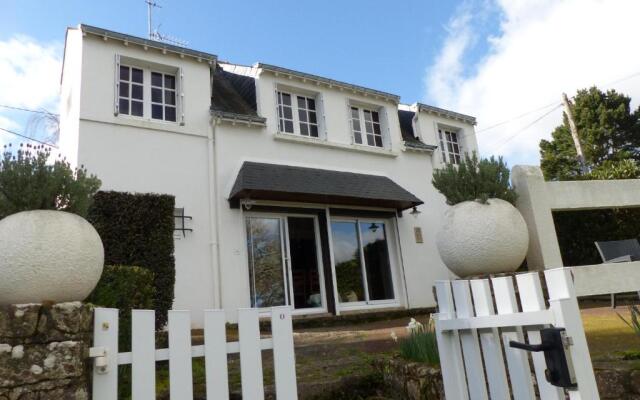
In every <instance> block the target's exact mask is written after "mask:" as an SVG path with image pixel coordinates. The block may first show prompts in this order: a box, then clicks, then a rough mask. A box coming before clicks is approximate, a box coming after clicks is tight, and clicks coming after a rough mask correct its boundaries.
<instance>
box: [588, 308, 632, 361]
mask: <svg viewBox="0 0 640 400" xmlns="http://www.w3.org/2000/svg"><path fill="white" fill-rule="evenodd" d="M617 313H619V314H620V315H622V316H623V317H624V318H626V319H629V310H628V308H627V307H618V308H616V309H615V311H614V310H612V309H610V308H594V309H587V310H582V324H583V326H584V330H585V334H586V336H587V342H588V343H589V352H590V354H591V358H592V359H593V360H594V361H607V360H612V359H619V358H620V357H621V355H622V354H623V353H625V352H638V351H640V337H638V336H636V334H635V333H634V332H633V330H632V329H631V328H629V327H628V326H627V325H626V324H625V323H624V321H622V320H621V319H620V317H619V316H618V314H617Z"/></svg>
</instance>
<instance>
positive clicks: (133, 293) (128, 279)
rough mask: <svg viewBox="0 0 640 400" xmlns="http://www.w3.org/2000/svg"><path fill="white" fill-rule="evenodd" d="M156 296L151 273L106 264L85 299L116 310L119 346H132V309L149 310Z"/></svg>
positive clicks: (141, 269)
mask: <svg viewBox="0 0 640 400" xmlns="http://www.w3.org/2000/svg"><path fill="white" fill-rule="evenodd" d="M154 297H155V288H154V286H153V273H152V272H151V271H149V270H148V269H146V268H141V267H135V266H130V265H107V266H105V267H104V270H103V271H102V276H101V277H100V281H99V282H98V285H97V286H96V288H95V289H93V292H91V294H90V295H89V297H88V298H87V300H86V301H88V302H90V303H92V304H94V305H96V306H100V307H109V308H117V309H119V310H120V311H119V313H118V315H119V323H120V328H119V331H118V332H119V333H118V335H119V339H118V340H119V342H120V344H119V347H120V351H128V350H129V349H130V347H131V310H132V309H152V308H153V300H154Z"/></svg>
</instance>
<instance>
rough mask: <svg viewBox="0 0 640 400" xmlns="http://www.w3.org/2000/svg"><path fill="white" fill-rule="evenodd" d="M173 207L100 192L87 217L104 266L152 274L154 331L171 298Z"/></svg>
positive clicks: (149, 198)
mask: <svg viewBox="0 0 640 400" xmlns="http://www.w3.org/2000/svg"><path fill="white" fill-rule="evenodd" d="M174 204H175V200H174V197H173V196H170V195H161V194H146V193H140V194H133V193H125V192H102V191H101V192H98V193H96V195H95V196H94V203H93V205H92V206H91V208H90V209H89V213H88V216H87V219H88V220H89V221H90V222H91V223H92V224H93V226H94V227H95V228H96V230H97V231H98V233H99V234H100V238H102V243H103V245H104V252H105V263H106V264H111V265H137V266H140V267H143V268H146V269H148V270H150V271H152V272H153V279H154V288H155V297H154V301H153V309H155V310H156V328H158V329H159V328H161V327H163V326H164V325H165V324H166V322H167V311H168V310H170V309H171V305H172V303H173V296H174V285H175V279H176V277H175V260H174V257H173V209H174Z"/></svg>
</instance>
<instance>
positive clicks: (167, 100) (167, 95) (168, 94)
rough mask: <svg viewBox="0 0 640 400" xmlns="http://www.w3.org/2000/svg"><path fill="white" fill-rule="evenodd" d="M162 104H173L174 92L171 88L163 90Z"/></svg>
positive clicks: (174, 101) (174, 99)
mask: <svg viewBox="0 0 640 400" xmlns="http://www.w3.org/2000/svg"><path fill="white" fill-rule="evenodd" d="M164 104H170V105H175V104H176V92H174V91H173V90H165V92H164Z"/></svg>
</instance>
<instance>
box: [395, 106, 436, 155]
mask: <svg viewBox="0 0 640 400" xmlns="http://www.w3.org/2000/svg"><path fill="white" fill-rule="evenodd" d="M414 115H415V113H414V112H413V111H407V110H398V120H400V132H401V133H402V139H403V140H404V145H405V146H406V147H408V148H411V149H416V150H434V149H436V148H437V147H436V146H433V145H429V144H426V143H423V142H422V141H421V140H420V139H419V138H418V137H417V136H416V135H415V133H414V132H413V116H414Z"/></svg>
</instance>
